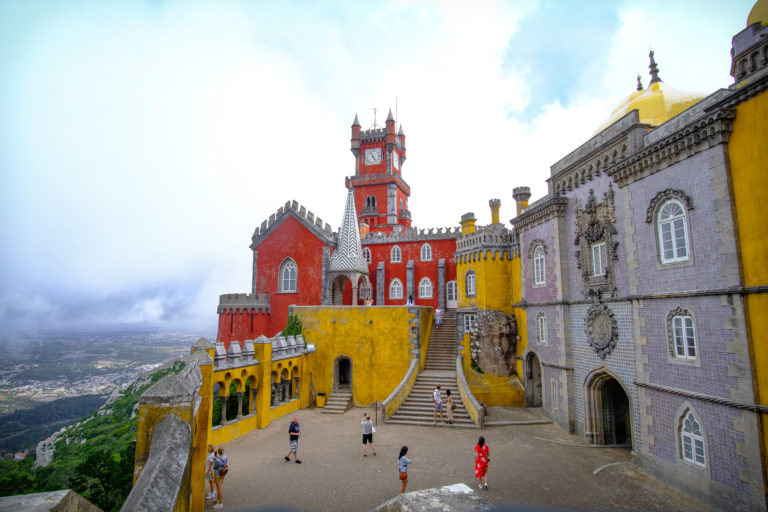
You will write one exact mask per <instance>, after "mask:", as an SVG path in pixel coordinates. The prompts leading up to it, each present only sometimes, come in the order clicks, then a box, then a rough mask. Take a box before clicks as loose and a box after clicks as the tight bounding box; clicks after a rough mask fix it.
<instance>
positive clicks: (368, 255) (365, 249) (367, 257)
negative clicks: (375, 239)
mask: <svg viewBox="0 0 768 512" xmlns="http://www.w3.org/2000/svg"><path fill="white" fill-rule="evenodd" d="M363 258H365V262H366V263H367V264H369V265H370V264H371V260H372V259H373V258H372V257H371V250H370V249H369V248H368V247H363Z"/></svg>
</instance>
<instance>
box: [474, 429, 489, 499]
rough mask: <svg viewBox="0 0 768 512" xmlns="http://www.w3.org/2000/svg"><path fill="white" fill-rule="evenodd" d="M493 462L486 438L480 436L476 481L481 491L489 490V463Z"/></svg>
mask: <svg viewBox="0 0 768 512" xmlns="http://www.w3.org/2000/svg"><path fill="white" fill-rule="evenodd" d="M490 460H491V450H490V448H488V445H487V444H485V437H483V436H480V439H478V440H477V446H475V479H476V480H477V483H478V485H480V490H481V491H482V490H483V489H485V490H486V491H487V490H488V462H489V461H490Z"/></svg>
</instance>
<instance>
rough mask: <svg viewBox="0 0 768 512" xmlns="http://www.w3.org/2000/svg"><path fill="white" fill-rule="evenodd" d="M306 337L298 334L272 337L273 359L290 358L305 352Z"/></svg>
mask: <svg viewBox="0 0 768 512" xmlns="http://www.w3.org/2000/svg"><path fill="white" fill-rule="evenodd" d="M305 346H306V344H305V343H304V338H303V337H302V336H301V334H299V335H298V336H287V337H286V336H275V337H274V338H272V360H273V361H278V360H280V359H289V358H291V357H296V356H300V355H302V354H303V353H304V347H305Z"/></svg>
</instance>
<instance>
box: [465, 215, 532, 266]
mask: <svg viewBox="0 0 768 512" xmlns="http://www.w3.org/2000/svg"><path fill="white" fill-rule="evenodd" d="M519 254H520V237H519V235H518V234H517V233H516V232H515V231H514V230H510V229H507V228H505V227H503V226H502V225H499V224H491V225H490V226H480V227H478V228H476V230H475V231H474V232H473V233H469V234H466V235H463V236H461V237H459V239H458V240H457V241H456V262H457V263H466V262H468V261H476V260H478V259H481V258H482V259H488V258H490V259H491V260H497V259H507V260H510V259H513V258H516V257H517V256H518V255H519Z"/></svg>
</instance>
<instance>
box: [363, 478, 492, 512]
mask: <svg viewBox="0 0 768 512" xmlns="http://www.w3.org/2000/svg"><path fill="white" fill-rule="evenodd" d="M492 506H493V505H492V504H491V502H490V501H488V500H486V499H485V498H483V497H482V496H480V495H479V494H477V493H476V492H474V491H473V490H472V489H470V488H469V487H468V486H467V485H466V484H453V485H446V486H444V487H435V488H433V489H424V490H421V491H413V492H408V493H405V494H401V495H400V496H398V497H397V498H392V499H391V500H389V501H387V502H384V503H382V504H381V505H379V506H378V507H376V508H375V509H373V510H372V511H371V512H434V511H436V510H450V511H452V512H475V511H480V510H490V509H491V507H492Z"/></svg>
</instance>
